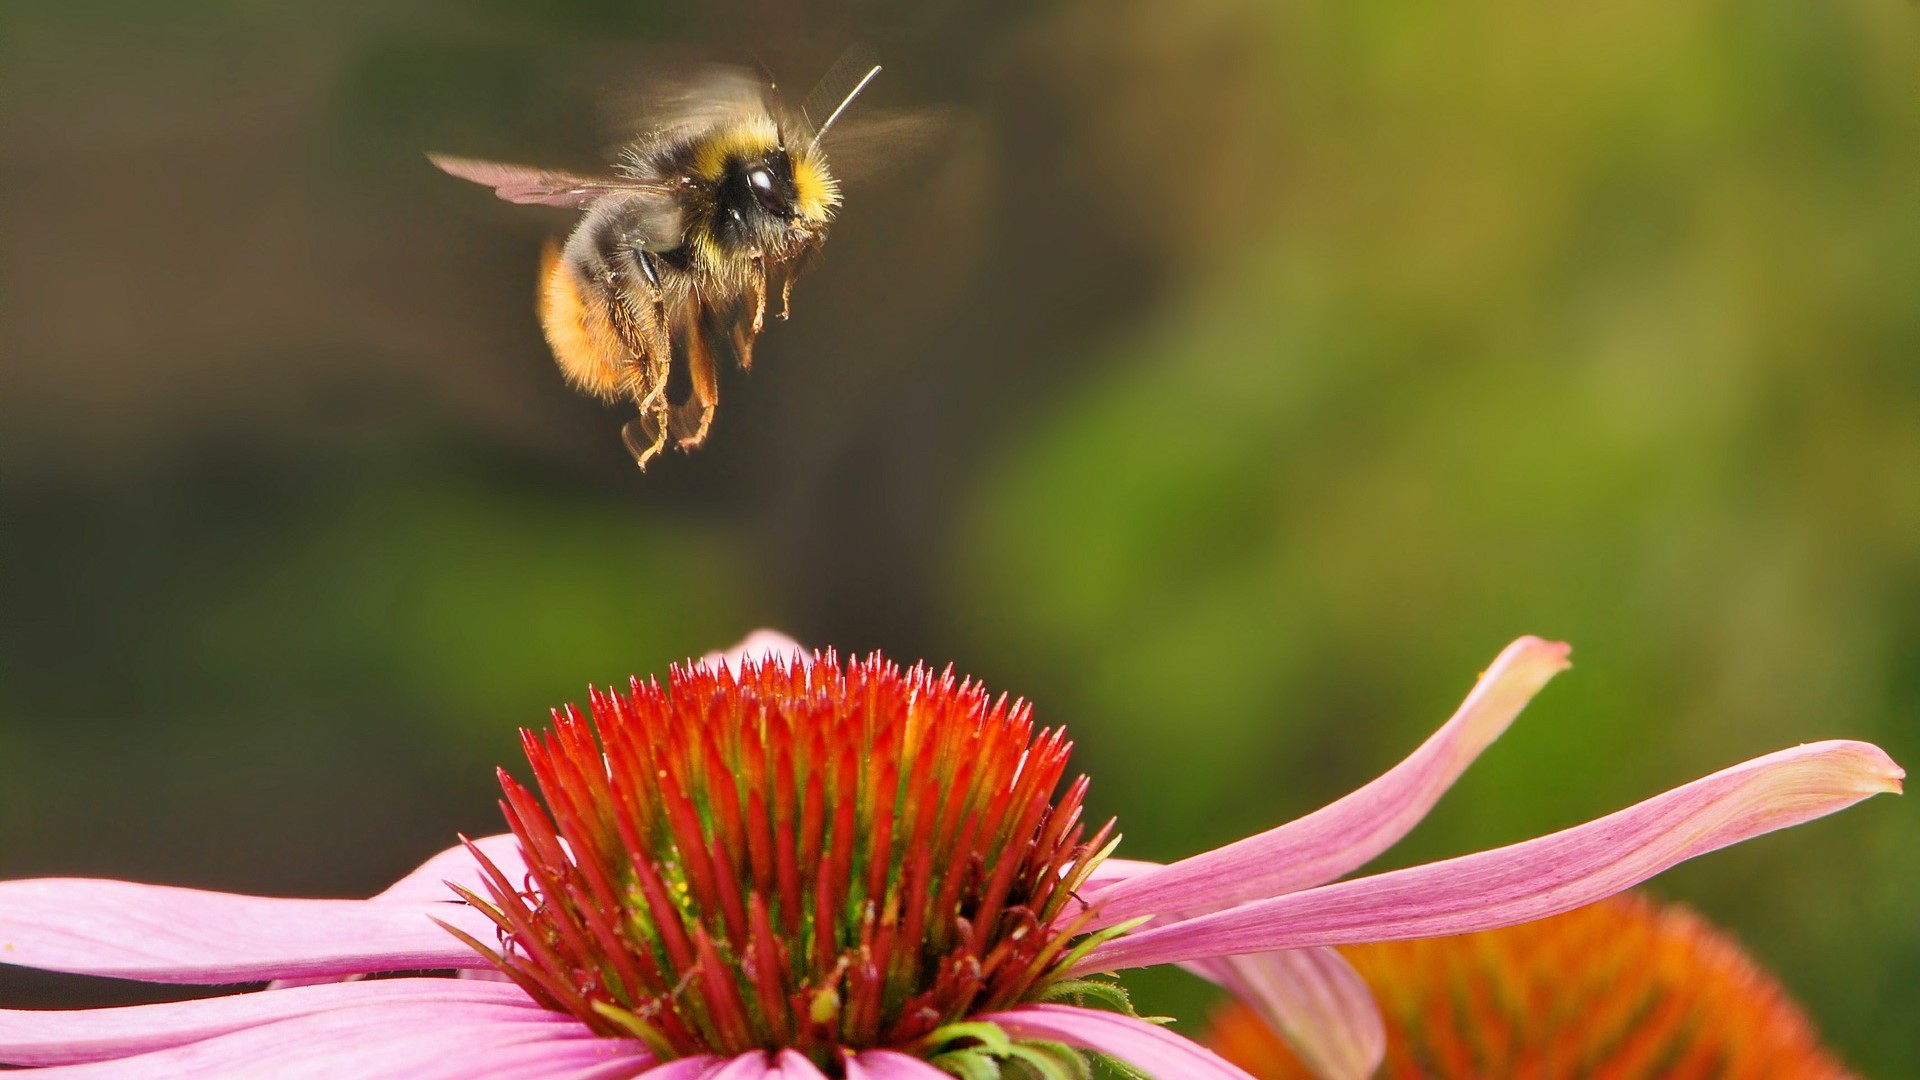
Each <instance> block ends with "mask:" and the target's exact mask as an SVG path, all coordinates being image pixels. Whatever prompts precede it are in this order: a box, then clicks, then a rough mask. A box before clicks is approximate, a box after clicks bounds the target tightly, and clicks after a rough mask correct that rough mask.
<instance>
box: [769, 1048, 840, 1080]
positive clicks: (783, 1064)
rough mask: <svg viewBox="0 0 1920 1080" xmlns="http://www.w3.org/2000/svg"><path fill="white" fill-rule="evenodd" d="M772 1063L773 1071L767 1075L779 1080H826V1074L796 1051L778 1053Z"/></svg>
mask: <svg viewBox="0 0 1920 1080" xmlns="http://www.w3.org/2000/svg"><path fill="white" fill-rule="evenodd" d="M773 1063H774V1071H773V1072H771V1073H769V1074H768V1075H769V1076H777V1077H780V1078H781V1080H827V1074H826V1073H823V1072H821V1071H820V1067H819V1066H818V1065H815V1064H814V1063H813V1062H811V1061H808V1060H807V1057H806V1055H805V1054H802V1053H800V1052H799V1051H797V1050H782V1051H780V1052H779V1053H778V1054H776V1055H774V1059H773Z"/></svg>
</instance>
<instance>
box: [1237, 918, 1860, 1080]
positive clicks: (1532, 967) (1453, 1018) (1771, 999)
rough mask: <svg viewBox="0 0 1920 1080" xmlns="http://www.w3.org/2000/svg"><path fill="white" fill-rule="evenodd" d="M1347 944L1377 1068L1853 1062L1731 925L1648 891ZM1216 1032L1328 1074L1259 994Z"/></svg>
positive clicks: (1461, 1076) (1758, 1072)
mask: <svg viewBox="0 0 1920 1080" xmlns="http://www.w3.org/2000/svg"><path fill="white" fill-rule="evenodd" d="M1342 952H1343V953H1344V954H1345V955H1346V957H1347V958H1348V959H1349V960H1351V961H1352V962H1353V965H1354V967H1355V968H1356V969H1357V970H1358V971H1359V972H1360V975H1361V977H1362V978H1364V979H1365V980H1366V982H1367V985H1368V986H1369V987H1370V988H1371V989H1372V990H1373V993H1374V996H1375V998H1376V999H1377V1000H1378V1001H1379V1003H1380V1012H1381V1014H1382V1017H1383V1019H1384V1021H1385V1036H1386V1041H1385V1047H1386V1054H1385V1061H1384V1063H1383V1067H1382V1068H1381V1070H1380V1076H1381V1077H1382V1078H1383V1080H1476V1078H1479V1077H1489V1076H1515V1077H1519V1076H1532V1077H1573V1076H1605V1077H1614V1078H1616V1080H1656V1078H1658V1080H1767V1078H1769V1077H1792V1078H1794V1080H1845V1078H1846V1077H1847V1076H1848V1075H1849V1073H1848V1072H1847V1070H1846V1069H1845V1068H1843V1067H1842V1066H1841V1065H1840V1063H1839V1062H1838V1061H1836V1060H1835V1059H1834V1058H1833V1056H1832V1055H1831V1054H1829V1053H1827V1051H1826V1050H1825V1049H1823V1048H1822V1047H1821V1045H1820V1040H1819V1039H1818V1037H1817V1036H1816V1035H1815V1033H1814V1029H1813V1026H1812V1025H1811V1024H1810V1023H1808V1022H1807V1019H1806V1017H1805V1016H1804V1015H1803V1014H1802V1013H1801V1012H1800V1010H1799V1009H1798V1008H1797V1007H1796V1006H1795V1005H1794V1003H1793V1001H1792V999H1790V998H1788V997H1787V995H1786V994H1785V993H1784V992H1783V991H1782V990H1781V989H1780V987H1779V985H1778V984H1777V983H1775V982H1774V981H1773V979H1772V978H1771V977H1769V976H1768V975H1767V974H1766V972H1764V971H1761V970H1760V969H1759V968H1758V967H1757V966H1755V964H1754V963H1753V961H1752V960H1750V959H1748V958H1747V955H1746V954H1745V953H1744V952H1743V951H1742V950H1741V948H1740V946H1739V945H1738V944H1737V943H1735V942H1734V941H1733V939H1732V938H1730V937H1727V936H1726V935H1725V934H1722V933H1721V932H1719V931H1717V930H1715V929H1714V928H1713V927H1711V926H1709V925H1707V924H1706V923H1705V922H1703V921H1702V920H1701V919H1700V918H1699V916H1697V915H1695V914H1693V913H1692V912H1690V911H1688V910H1687V909H1686V908H1683V907H1680V906H1678V905H1661V904H1658V903H1655V902H1654V901H1652V900H1649V899H1646V898H1645V897H1641V896H1634V895H1626V896H1616V897H1611V898H1609V899H1606V900H1602V901H1600V902H1599V903H1596V904H1590V905H1588V906H1587V907H1584V908H1579V909H1577V910H1574V911H1570V912H1567V913H1566V914H1563V915H1555V916H1554V917H1552V918H1550V919H1542V920H1540V921H1538V922H1531V923H1523V924H1521V925H1519V926H1510V927H1505V928H1503V929H1499V930H1486V931H1482V932H1480V933H1478V934H1462V935H1459V936H1458V937H1445V938H1431V939H1423V940H1419V941H1390V942H1378V943H1374V944H1370V945H1356V946H1353V947H1351V948H1348V949H1344V950H1342ZM1207 1041H1208V1042H1209V1043H1210V1044H1211V1045H1213V1046H1214V1047H1215V1048H1216V1049H1218V1050H1219V1051H1220V1053H1221V1054H1223V1055H1224V1056H1225V1057H1227V1058H1228V1059H1229V1060H1231V1061H1233V1062H1234V1063H1235V1064H1238V1065H1239V1066H1241V1067H1242V1068H1244V1069H1246V1070H1247V1071H1248V1072H1250V1073H1252V1074H1253V1075H1255V1076H1257V1077H1260V1078H1261V1080H1314V1078H1316V1077H1317V1075H1318V1074H1317V1073H1316V1072H1315V1071H1314V1070H1312V1069H1310V1068H1308V1067H1307V1065H1306V1063H1305V1062H1303V1061H1301V1060H1300V1058H1299V1056H1298V1055H1296V1054H1295V1053H1294V1052H1293V1050H1292V1049H1291V1048H1290V1047H1289V1046H1288V1045H1287V1043H1286V1041H1285V1040H1284V1039H1283V1038H1281V1036H1280V1034H1279V1033H1278V1032H1276V1031H1274V1030H1273V1029H1272V1028H1271V1027H1269V1026H1267V1024H1266V1023H1265V1022H1264V1021H1263V1020H1262V1018H1261V1016H1260V1014H1259V1012H1258V1010H1257V1008H1256V1007H1255V1006H1254V1005H1251V1004H1247V1003H1236V1004H1233V1005H1230V1006H1228V1007H1225V1008H1223V1009H1222V1010H1220V1012H1219V1013H1218V1014H1216V1015H1215V1017H1214V1022H1213V1026H1212V1029H1211V1031H1210V1032H1209V1033H1208V1038H1207Z"/></svg>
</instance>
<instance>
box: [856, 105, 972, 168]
mask: <svg viewBox="0 0 1920 1080" xmlns="http://www.w3.org/2000/svg"><path fill="white" fill-rule="evenodd" d="M972 134H974V132H972V131H969V130H968V126H967V125H966V124H964V123H963V122H962V116H961V114H960V113H959V112H958V111H957V110H953V109H936V108H923V109H916V110H911V111H904V110H897V109H894V110H886V111H883V112H879V113H878V114H877V115H871V116H859V117H847V118H843V119H841V120H840V121H839V122H838V123H836V124H834V125H833V130H831V131H829V132H827V135H826V138H825V139H823V140H821V147H822V149H824V150H825V152H826V158H827V163H828V164H829V165H831V166H832V167H833V174H834V175H835V176H837V177H840V178H841V179H844V180H852V181H854V182H855V183H861V182H867V183H887V182H890V181H892V180H893V179H894V177H896V176H897V175H898V174H899V173H900V172H902V171H903V170H905V169H907V168H909V167H913V168H919V169H924V168H925V167H926V162H927V159H928V158H930V157H932V156H933V155H934V152H935V149H936V148H937V147H940V146H942V145H943V144H945V143H948V142H951V141H954V140H956V139H961V138H965V137H968V136H971V135H972Z"/></svg>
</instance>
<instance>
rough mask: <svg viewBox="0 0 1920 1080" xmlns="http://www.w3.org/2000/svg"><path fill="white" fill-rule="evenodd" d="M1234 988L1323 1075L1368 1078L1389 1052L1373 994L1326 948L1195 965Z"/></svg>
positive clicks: (1338, 1079) (1326, 1079) (1335, 1079)
mask: <svg viewBox="0 0 1920 1080" xmlns="http://www.w3.org/2000/svg"><path fill="white" fill-rule="evenodd" d="M1193 966H1194V967H1195V968H1198V969H1200V970H1201V971H1202V973H1203V974H1206V975H1207V976H1208V977H1209V978H1211V979H1213V980H1214V981H1215V982H1217V983H1219V984H1221V985H1222V986H1225V987H1226V988H1227V989H1229V990H1231V991H1233V993H1234V995H1235V996H1236V997H1238V998H1240V1000H1241V1001H1244V1002H1245V1003H1246V1004H1248V1005H1249V1006H1251V1007H1252V1008H1253V1010H1254V1011H1255V1012H1256V1013H1258V1014H1259V1016H1260V1018H1261V1019H1262V1020H1265V1021H1266V1022H1267V1025H1268V1026H1269V1027H1271V1028H1273V1029H1274V1030H1275V1031H1276V1032H1279V1033H1280V1035H1281V1036H1282V1037H1284V1038H1285V1039H1286V1040H1287V1043H1288V1045H1290V1046H1292V1047H1293V1051H1294V1053H1295V1054H1296V1055H1297V1056H1298V1057H1299V1058H1300V1060H1301V1062H1302V1063H1304V1064H1305V1065H1306V1066H1307V1067H1308V1068H1309V1069H1311V1070H1312V1071H1313V1073H1314V1074H1315V1075H1316V1076H1319V1077H1321V1078H1322V1080H1366V1078H1367V1077H1370V1076H1372V1075H1373V1074H1374V1073H1375V1072H1377V1071H1379V1068H1380V1063H1381V1062H1382V1061H1384V1060H1386V1056H1387V1031H1386V1026H1385V1025H1384V1024H1383V1023H1381V1020H1380V1010H1379V1009H1378V1008H1376V1007H1375V1006H1374V1003H1373V993H1372V991H1370V990H1368V989H1367V983H1366V980H1364V979H1362V978H1361V977H1360V973H1359V972H1357V971H1355V970H1353V965H1351V964H1349V963H1347V961H1346V959H1345V958H1344V957H1342V956H1341V955H1340V954H1339V953H1337V952H1335V951H1333V950H1332V949H1328V948H1318V949H1285V950H1282V951H1280V952H1270V953H1254V954H1252V955H1249V956H1228V957H1223V958H1221V959H1218V960H1203V961H1200V962H1199V963H1197V964H1195V965H1193Z"/></svg>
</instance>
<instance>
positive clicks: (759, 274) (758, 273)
mask: <svg viewBox="0 0 1920 1080" xmlns="http://www.w3.org/2000/svg"><path fill="white" fill-rule="evenodd" d="M766 323H767V263H766V260H764V259H762V258H761V257H760V256H758V255H755V256H754V257H753V332H754V334H755V335H756V336H758V335H759V333H760V328H761V327H762V326H765V325H766Z"/></svg>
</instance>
